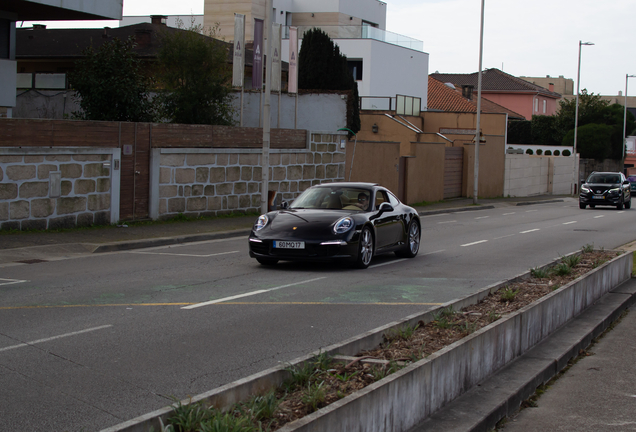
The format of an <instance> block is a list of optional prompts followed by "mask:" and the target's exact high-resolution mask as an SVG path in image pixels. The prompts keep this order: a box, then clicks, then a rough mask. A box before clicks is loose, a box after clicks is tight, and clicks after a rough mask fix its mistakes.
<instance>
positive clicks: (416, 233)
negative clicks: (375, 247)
mask: <svg viewBox="0 0 636 432" xmlns="http://www.w3.org/2000/svg"><path fill="white" fill-rule="evenodd" d="M420 237H421V233H420V226H419V225H418V223H417V222H415V221H411V223H410V224H409V229H408V234H407V239H406V248H404V249H403V250H400V251H396V252H395V255H397V256H399V257H401V258H414V257H415V256H416V255H417V253H418V252H419V251H420Z"/></svg>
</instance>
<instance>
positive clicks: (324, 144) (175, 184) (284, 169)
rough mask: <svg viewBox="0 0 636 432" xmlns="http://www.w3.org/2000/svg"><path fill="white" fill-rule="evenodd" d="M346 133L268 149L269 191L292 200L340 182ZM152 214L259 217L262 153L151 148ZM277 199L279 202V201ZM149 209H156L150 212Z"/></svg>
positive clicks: (317, 134)
mask: <svg viewBox="0 0 636 432" xmlns="http://www.w3.org/2000/svg"><path fill="white" fill-rule="evenodd" d="M345 141H346V134H345V133H344V132H343V133H340V132H324V133H322V132H312V133H310V134H309V142H308V143H307V147H306V148H305V149H303V150H270V153H269V166H270V168H269V190H271V191H276V192H277V195H279V196H280V198H282V199H285V200H292V199H294V198H295V197H296V196H298V195H299V194H300V192H302V191H304V190H305V189H307V188H308V187H309V186H312V185H315V184H319V183H325V182H335V181H344V178H345V146H344V143H345ZM154 152H155V153H153V154H154V156H153V158H158V159H159V162H158V163H156V162H155V163H152V162H151V170H155V171H158V173H155V174H154V175H153V174H151V178H158V179H159V187H158V190H157V191H156V192H155V194H154V195H156V196H153V193H152V192H151V197H150V207H151V214H153V213H154V214H156V215H157V216H158V218H160V219H166V218H170V217H173V216H175V215H177V214H179V213H185V214H189V215H197V216H210V215H221V214H227V213H232V212H259V211H260V207H261V190H262V150H257V149H200V148H199V149H175V148H172V149H155V150H154ZM277 199H278V197H277ZM153 206H154V207H155V209H154V212H153Z"/></svg>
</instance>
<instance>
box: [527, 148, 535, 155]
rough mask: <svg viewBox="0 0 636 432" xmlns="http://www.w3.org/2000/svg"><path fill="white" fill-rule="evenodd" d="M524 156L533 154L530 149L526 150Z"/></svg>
mask: <svg viewBox="0 0 636 432" xmlns="http://www.w3.org/2000/svg"><path fill="white" fill-rule="evenodd" d="M526 154H529V155H531V154H534V152H533V151H532V149H526Z"/></svg>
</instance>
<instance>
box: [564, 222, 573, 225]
mask: <svg viewBox="0 0 636 432" xmlns="http://www.w3.org/2000/svg"><path fill="white" fill-rule="evenodd" d="M574 223H576V221H570V222H563V225H570V224H574Z"/></svg>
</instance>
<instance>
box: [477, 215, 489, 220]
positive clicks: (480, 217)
mask: <svg viewBox="0 0 636 432" xmlns="http://www.w3.org/2000/svg"><path fill="white" fill-rule="evenodd" d="M489 217H490V216H479V217H476V218H475V219H486V218H489Z"/></svg>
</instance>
